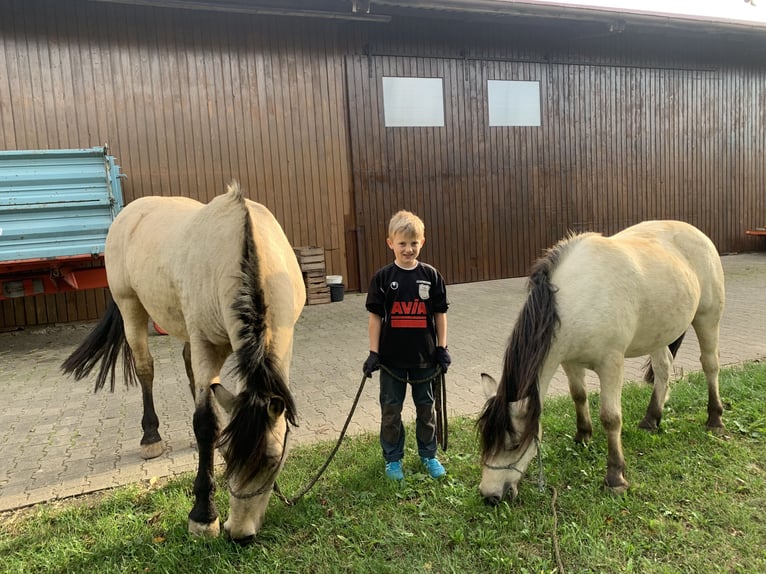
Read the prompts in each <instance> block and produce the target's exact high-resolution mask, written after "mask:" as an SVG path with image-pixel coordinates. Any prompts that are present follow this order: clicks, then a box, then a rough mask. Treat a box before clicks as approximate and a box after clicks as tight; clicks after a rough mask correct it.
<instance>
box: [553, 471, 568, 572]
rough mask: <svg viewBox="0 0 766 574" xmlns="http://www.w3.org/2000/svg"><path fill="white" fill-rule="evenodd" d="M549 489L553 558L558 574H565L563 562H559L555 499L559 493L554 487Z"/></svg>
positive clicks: (559, 551) (557, 520)
mask: <svg viewBox="0 0 766 574" xmlns="http://www.w3.org/2000/svg"><path fill="white" fill-rule="evenodd" d="M550 488H551V490H552V491H553V497H552V498H551V512H552V513H553V528H552V530H551V541H552V542H553V558H554V560H555V561H556V568H558V570H559V574H566V573H565V572H564V562H563V561H562V560H561V548H560V547H559V535H558V530H559V517H558V512H556V499H557V498H558V497H559V493H558V491H557V490H556V487H555V486H551V487H550Z"/></svg>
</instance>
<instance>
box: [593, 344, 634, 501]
mask: <svg viewBox="0 0 766 574" xmlns="http://www.w3.org/2000/svg"><path fill="white" fill-rule="evenodd" d="M623 361H624V359H623V357H622V356H621V355H615V356H614V357H611V358H607V359H606V360H605V361H604V363H602V364H601V365H600V366H599V367H598V368H596V369H595V370H596V373H597V374H598V378H599V382H600V383H601V407H600V409H599V417H600V418H601V424H602V425H603V427H604V431H605V432H606V440H607V452H608V454H607V460H606V478H604V485H605V486H606V487H607V488H608V489H609V490H611V491H612V492H614V493H615V494H621V493H623V492H625V491H626V490H627V489H628V486H629V485H628V481H627V480H625V476H624V472H625V458H624V457H623V453H622V437H621V433H622V378H623V371H624V363H623Z"/></svg>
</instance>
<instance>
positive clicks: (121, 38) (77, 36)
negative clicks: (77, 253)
mask: <svg viewBox="0 0 766 574" xmlns="http://www.w3.org/2000/svg"><path fill="white" fill-rule="evenodd" d="M338 28H339V25H338V24H333V23H329V22H328V23H324V22H322V21H307V20H294V19H291V20H287V19H284V18H281V19H278V18H271V19H269V18H263V17H261V18H258V17H249V16H243V15H232V14H220V13H206V12H198V11H184V10H168V9H152V8H146V7H133V6H123V5H108V4H100V3H95V2H84V1H67V2H61V1H59V0H32V1H28V0H0V149H5V150H10V149H39V148H85V147H91V146H97V145H102V144H104V143H108V144H109V148H110V153H111V154H113V155H114V156H115V157H116V158H117V160H118V162H119V164H120V165H121V167H122V170H123V172H124V173H125V174H127V176H128V177H127V180H124V183H123V185H124V192H125V199H126V201H128V202H129V201H131V200H133V199H135V198H137V197H141V196H145V195H185V196H189V197H193V198H195V199H199V200H200V201H203V202H207V201H208V200H210V199H211V198H212V197H214V196H215V195H216V194H219V193H222V192H223V191H224V189H225V184H226V183H227V182H228V181H229V180H230V179H232V178H237V179H238V180H239V181H240V183H241V185H242V187H243V189H244V190H245V191H246V194H247V195H249V196H250V197H251V198H252V199H254V200H256V201H259V202H261V203H264V204H265V205H266V206H267V207H268V208H269V209H271V210H272V211H273V212H274V214H275V216H276V217H277V219H278V220H279V221H280V222H281V223H282V224H283V227H284V229H285V231H286V233H287V236H288V238H289V239H290V241H291V242H292V243H293V244H294V245H319V246H322V247H324V249H325V255H326V265H327V272H328V274H342V275H344V276H346V277H347V276H348V275H349V273H348V269H347V267H346V261H347V258H350V259H351V260H352V261H355V260H356V255H355V252H354V250H355V248H356V247H355V246H356V242H355V241H354V240H352V239H349V238H348V237H347V234H346V232H345V230H346V228H351V227H352V225H350V224H349V222H347V221H345V218H346V217H347V214H349V213H351V206H350V205H349V201H350V171H349V163H348V158H347V155H348V135H347V132H346V105H345V101H344V94H343V90H344V82H345V79H344V74H343V70H342V66H343V59H342V56H341V54H340V51H339V48H338V46H337V38H338ZM347 243H348V244H349V245H350V246H351V253H347V248H346V245H347ZM353 275H354V276H356V275H357V273H354V274H353ZM352 287H357V288H358V286H357V285H352ZM107 297H108V292H107V291H106V290H99V291H98V292H92V291H88V292H78V293H75V294H66V295H55V296H37V297H27V298H23V299H15V300H10V301H6V302H2V303H0V328H2V327H13V326H17V325H35V324H44V323H53V322H64V321H72V320H87V319H95V318H97V317H98V316H99V315H100V313H101V312H102V311H103V308H104V305H105V301H106V298H107Z"/></svg>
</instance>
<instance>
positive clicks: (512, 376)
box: [477, 234, 582, 458]
mask: <svg viewBox="0 0 766 574" xmlns="http://www.w3.org/2000/svg"><path fill="white" fill-rule="evenodd" d="M579 237H582V236H578V235H574V234H570V235H569V236H568V237H567V238H565V239H563V240H561V241H559V242H558V243H557V244H556V245H555V246H554V247H552V248H550V249H548V250H547V251H546V253H545V254H544V255H543V256H542V257H541V258H540V259H538V260H537V261H536V262H535V263H534V265H533V266H532V271H531V273H530V275H529V280H528V283H527V290H528V292H529V294H528V295H527V300H526V302H525V303H524V307H523V308H522V309H521V311H520V313H519V317H518V319H517V320H516V325H515V326H514V328H513V332H512V333H511V336H510V338H509V340H508V347H507V348H506V351H505V359H504V362H503V374H502V377H501V378H500V384H499V385H498V389H497V394H496V395H495V396H494V397H492V398H491V399H489V400H488V401H487V404H486V405H485V406H484V410H483V411H482V413H481V415H480V417H479V420H478V422H477V426H478V430H479V436H480V439H481V443H482V453H483V457H484V458H486V457H488V456H490V455H494V454H497V453H498V452H500V450H501V449H503V447H504V444H505V436H506V435H505V433H508V434H509V435H510V436H511V437H514V435H515V429H514V427H513V420H512V419H511V415H510V412H509V408H508V403H510V402H515V401H519V400H521V399H525V398H526V399H528V405H527V411H526V415H525V423H526V424H525V426H524V431H523V433H522V434H521V436H520V437H519V443H518V445H516V444H514V447H521V446H523V445H525V444H527V442H528V441H530V440H532V439H533V437H534V436H536V435H537V429H538V425H539V421H540V414H541V412H542V405H541V403H540V389H539V385H538V379H539V375H540V370H541V369H542V366H543V363H544V361H545V358H546V356H547V355H548V352H549V351H550V348H551V344H552V343H553V339H554V335H555V330H556V327H557V326H558V323H559V316H558V311H557V309H556V296H555V295H556V287H555V286H554V285H553V284H552V283H551V275H552V274H553V271H554V270H555V269H556V267H557V266H558V264H559V262H560V260H561V258H562V257H563V256H564V255H565V254H566V252H567V251H568V248H569V247H570V245H571V244H572V243H573V242H574V241H576V240H577V239H578V238H579Z"/></svg>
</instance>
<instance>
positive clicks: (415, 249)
mask: <svg viewBox="0 0 766 574" xmlns="http://www.w3.org/2000/svg"><path fill="white" fill-rule="evenodd" d="M425 242H426V238H425V237H417V236H415V235H408V234H404V233H396V234H394V236H393V237H389V238H388V239H386V243H388V247H389V248H390V249H391V251H393V252H394V258H395V260H396V263H397V265H399V267H403V268H405V269H409V268H411V267H415V265H417V263H418V256H419V255H420V249H421V248H422V247H423V244H424V243H425Z"/></svg>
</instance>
